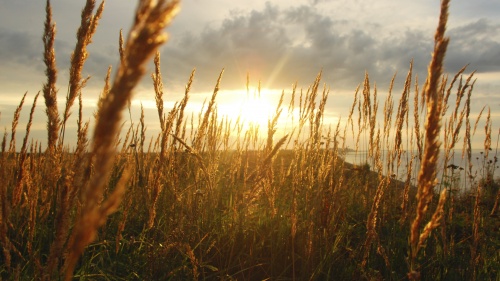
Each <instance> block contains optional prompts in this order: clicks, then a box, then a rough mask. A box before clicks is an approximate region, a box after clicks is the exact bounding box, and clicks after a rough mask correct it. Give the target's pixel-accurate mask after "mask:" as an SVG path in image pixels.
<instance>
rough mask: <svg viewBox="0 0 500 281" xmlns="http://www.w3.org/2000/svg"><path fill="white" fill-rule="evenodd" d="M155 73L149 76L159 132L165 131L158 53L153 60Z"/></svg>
mask: <svg viewBox="0 0 500 281" xmlns="http://www.w3.org/2000/svg"><path fill="white" fill-rule="evenodd" d="M154 63H155V72H154V73H153V74H151V79H153V87H154V90H155V101H156V108H157V109H158V117H159V118H160V128H161V131H162V132H163V131H165V113H163V82H162V79H161V70H160V52H158V51H157V52H156V55H155V59H154Z"/></svg>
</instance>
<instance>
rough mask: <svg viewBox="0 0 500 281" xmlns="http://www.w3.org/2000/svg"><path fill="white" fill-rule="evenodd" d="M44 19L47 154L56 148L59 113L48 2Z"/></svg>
mask: <svg viewBox="0 0 500 281" xmlns="http://www.w3.org/2000/svg"><path fill="white" fill-rule="evenodd" d="M45 10H46V19H45V25H44V27H45V28H44V33H43V46H44V59H43V61H44V63H45V66H46V67H47V68H46V70H45V75H46V76H47V83H45V84H43V97H44V99H45V106H46V107H47V109H46V113H47V117H48V121H47V132H48V144H47V149H48V151H49V152H51V153H54V152H55V148H56V143H57V139H58V137H59V111H58V109H57V89H56V81H57V66H56V54H55V50H54V40H55V37H56V24H55V23H53V22H52V7H51V6H50V0H47V5H46V8H45Z"/></svg>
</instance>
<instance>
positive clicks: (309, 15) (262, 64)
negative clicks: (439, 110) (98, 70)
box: [162, 1, 500, 89]
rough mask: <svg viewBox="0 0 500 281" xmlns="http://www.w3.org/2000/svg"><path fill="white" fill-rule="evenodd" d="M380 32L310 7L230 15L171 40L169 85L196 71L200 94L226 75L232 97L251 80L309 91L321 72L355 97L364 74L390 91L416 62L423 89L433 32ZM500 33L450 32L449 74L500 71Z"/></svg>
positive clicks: (472, 28) (477, 27) (481, 25)
mask: <svg viewBox="0 0 500 281" xmlns="http://www.w3.org/2000/svg"><path fill="white" fill-rule="evenodd" d="M316 2H318V3H319V2H320V1H316ZM339 18H340V17H339ZM383 30H386V29H384V28H383V27H382V28H381V26H380V25H377V24H373V25H369V26H364V27H360V26H359V25H358V24H356V22H355V21H354V20H352V21H350V20H346V19H345V18H344V19H340V20H335V19H334V18H333V17H332V16H329V15H324V14H323V13H322V11H321V10H320V9H317V8H316V7H315V6H311V5H309V6H304V5H303V6H295V7H279V6H275V5H273V4H270V3H267V4H266V6H265V7H264V8H263V9H254V10H251V11H248V12H246V13H242V12H240V13H235V14H233V15H230V16H228V17H227V18H226V19H225V20H224V21H223V22H222V24H220V25H219V26H210V27H208V28H206V29H204V30H203V31H202V32H200V33H187V34H184V35H182V36H181V37H180V38H179V37H177V38H175V37H173V38H172V40H171V41H170V42H169V43H168V44H167V47H166V48H165V49H164V52H163V57H162V58H163V63H164V64H165V65H167V67H166V68H167V69H168V70H167V74H166V76H167V77H170V79H171V80H172V81H186V80H187V78H188V76H189V73H190V72H191V69H192V68H194V67H196V68H197V69H198V70H199V71H198V75H197V77H196V79H197V80H195V84H196V83H197V84H198V85H199V86H200V87H202V88H206V87H211V86H213V85H214V84H215V80H216V78H217V77H216V74H218V72H219V71H220V69H222V68H225V69H226V73H225V74H224V78H223V82H222V84H223V87H225V88H228V89H236V88H242V87H244V85H245V79H246V78H245V77H246V73H247V72H249V74H250V77H251V79H252V80H253V81H255V80H262V83H263V85H268V86H269V87H276V88H289V87H290V85H291V84H292V83H293V82H295V81H298V82H299V84H300V85H302V86H304V87H307V85H308V84H309V83H310V82H312V81H313V79H314V77H315V75H316V74H317V73H318V72H319V71H320V70H323V75H324V81H326V82H327V83H329V84H335V85H336V86H337V87H340V88H344V89H353V88H354V87H355V86H356V85H357V84H358V83H360V82H361V81H362V80H363V76H364V73H365V71H368V73H369V74H370V77H372V80H374V81H377V82H379V83H382V84H386V85H388V83H389V82H390V79H391V77H392V76H393V74H394V73H395V72H396V71H397V72H398V73H405V72H406V71H407V70H408V66H409V63H410V60H412V59H413V60H414V70H415V71H416V72H417V73H419V75H420V78H421V80H422V81H423V80H424V79H425V77H422V76H425V74H426V68H427V64H428V62H429V59H430V54H431V52H432V49H433V33H434V30H426V29H419V28H418V27H416V28H412V29H409V28H406V29H405V30H401V31H397V32H387V31H383ZM498 30H499V26H498V25H497V24H494V23H492V22H489V21H487V20H478V21H476V22H473V23H469V24H466V25H463V26H458V27H455V28H453V29H451V30H450V31H449V33H448V35H449V36H450V37H451V44H450V47H449V52H448V55H447V59H446V66H447V70H448V71H449V72H451V73H453V72H456V71H458V70H459V69H460V68H462V67H463V66H464V65H465V64H466V63H471V65H472V66H473V67H474V68H477V69H481V70H482V71H498V68H499V67H500V63H499V60H500V55H499V54H500V46H499V41H498V36H497V35H496V34H497V33H498ZM164 69H165V68H164ZM398 76H401V77H402V79H404V76H405V75H404V74H403V75H398ZM270 78H271V79H270Z"/></svg>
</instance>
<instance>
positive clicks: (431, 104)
mask: <svg viewBox="0 0 500 281" xmlns="http://www.w3.org/2000/svg"><path fill="white" fill-rule="evenodd" d="M448 6H449V1H448V0H443V1H442V2H441V13H440V17H439V24H438V28H437V31H436V35H435V45H434V52H433V54H432V59H431V62H430V65H429V69H428V75H429V76H428V78H427V83H426V87H425V92H424V93H425V96H426V97H425V99H426V103H427V117H426V123H425V137H424V139H425V146H424V154H423V157H422V163H421V166H420V171H419V174H418V191H417V202H418V203H417V209H416V217H415V219H414V220H413V223H412V225H411V231H410V245H411V268H410V274H409V277H410V276H413V271H416V264H415V259H416V257H417V254H418V250H419V248H420V247H419V246H418V245H419V244H418V243H419V237H420V234H419V233H420V225H421V223H422V222H423V220H424V216H425V214H426V213H427V209H428V205H429V203H430V201H431V199H432V195H433V188H434V186H435V185H436V182H437V180H436V168H437V160H438V157H439V151H440V146H441V143H440V141H439V133H440V129H441V118H440V117H441V109H442V98H443V97H442V95H440V93H439V88H440V86H439V82H440V79H441V75H442V72H443V60H444V56H445V53H446V48H447V46H448V42H449V39H448V38H445V37H444V33H445V30H446V23H447V20H448Z"/></svg>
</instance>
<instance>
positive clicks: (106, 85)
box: [94, 66, 111, 119]
mask: <svg viewBox="0 0 500 281" xmlns="http://www.w3.org/2000/svg"><path fill="white" fill-rule="evenodd" d="M110 76H111V66H109V67H108V72H107V73H106V78H104V88H103V90H102V92H101V94H100V95H99V100H98V101H97V110H96V112H95V113H94V118H95V119H97V116H99V111H101V108H102V104H103V101H104V100H105V99H106V96H107V95H108V93H109V88H110V85H109V81H110Z"/></svg>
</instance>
